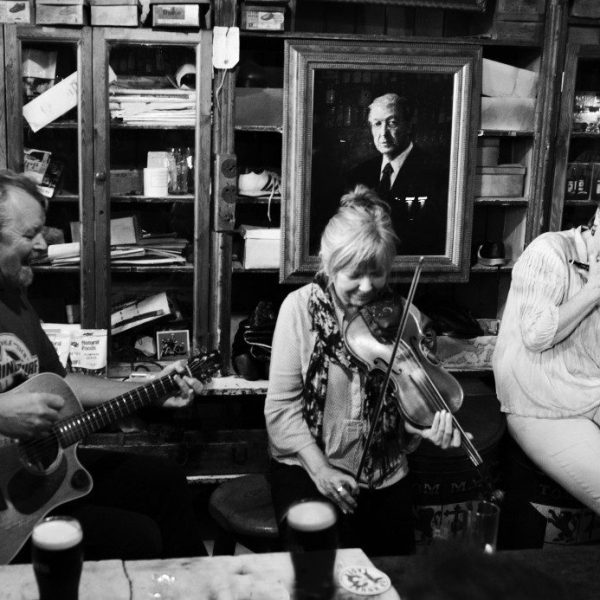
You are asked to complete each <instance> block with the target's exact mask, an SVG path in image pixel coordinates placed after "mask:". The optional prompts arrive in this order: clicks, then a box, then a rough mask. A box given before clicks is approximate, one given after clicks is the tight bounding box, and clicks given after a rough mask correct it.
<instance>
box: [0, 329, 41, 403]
mask: <svg viewBox="0 0 600 600" xmlns="http://www.w3.org/2000/svg"><path fill="white" fill-rule="evenodd" d="M39 371H40V363H39V359H38V357H37V355H36V354H31V352H30V351H29V348H28V347H27V345H26V344H25V343H24V342H23V341H22V340H21V339H20V338H18V337H17V336H16V335H15V334H14V333H0V392H5V391H6V390H10V389H11V388H12V387H14V386H15V385H16V384H18V383H21V382H22V381H24V380H25V379H27V378H28V377H29V376H30V375H35V374H36V373H39Z"/></svg>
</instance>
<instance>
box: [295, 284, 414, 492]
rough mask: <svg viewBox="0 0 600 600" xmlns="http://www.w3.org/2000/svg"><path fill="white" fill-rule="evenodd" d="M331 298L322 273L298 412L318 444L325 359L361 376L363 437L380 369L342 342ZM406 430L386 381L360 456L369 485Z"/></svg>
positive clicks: (382, 472)
mask: <svg viewBox="0 0 600 600" xmlns="http://www.w3.org/2000/svg"><path fill="white" fill-rule="evenodd" d="M333 302H334V300H333V298H332V296H331V291H330V289H328V287H327V284H326V282H325V280H324V278H323V277H320V276H318V277H317V278H316V279H315V281H314V282H313V284H312V290H311V294H310V298H309V304H308V310H309V313H310V315H311V320H312V329H313V331H316V332H317V339H316V342H315V346H314V348H313V352H312V355H311V357H310V361H309V365H308V370H307V373H306V377H305V381H304V390H303V394H302V414H303V417H304V420H305V421H306V423H307V424H308V427H309V429H310V432H311V434H312V435H313V437H314V438H315V439H316V440H317V443H318V444H319V446H320V447H321V448H323V446H324V443H323V439H322V437H323V410H324V406H325V398H326V396H327V376H328V372H329V365H330V362H331V361H333V362H334V363H335V364H338V365H339V366H340V367H341V368H342V369H343V370H344V371H345V372H346V373H347V374H348V375H351V374H352V373H353V372H358V373H359V374H360V377H361V394H362V398H361V404H362V415H361V416H362V419H363V421H364V422H365V425H366V426H365V427H364V428H363V440H362V441H363V443H364V442H365V441H366V439H367V435H368V431H369V429H370V427H371V421H372V416H373V412H374V410H375V408H376V404H377V399H378V396H379V385H378V382H379V381H380V380H381V378H382V377H383V374H381V375H379V374H369V373H368V372H367V368H366V367H365V366H364V365H362V364H361V363H360V362H359V361H357V360H356V359H355V358H354V357H353V356H352V355H351V354H350V352H349V351H348V349H347V348H346V346H345V344H344V341H343V339H342V335H341V332H340V329H339V326H338V322H337V318H336V315H335V308H334V304H333ZM407 437H408V434H407V433H406V431H405V429H404V422H403V419H402V415H401V413H400V410H399V408H398V403H397V401H396V399H395V398H394V395H393V390H392V389H391V386H388V390H387V393H386V398H385V399H384V402H383V407H382V410H381V415H380V419H379V422H378V424H377V426H376V428H375V432H374V434H373V439H372V442H371V447H370V449H369V452H368V454H367V456H366V457H365V464H364V474H365V477H366V479H367V481H368V483H369V486H371V487H372V486H375V485H377V484H378V483H380V482H381V481H383V480H385V479H386V477H388V476H389V475H391V474H392V473H393V472H394V470H395V469H396V468H397V464H398V456H399V454H400V453H401V452H402V450H403V448H405V447H406V443H407Z"/></svg>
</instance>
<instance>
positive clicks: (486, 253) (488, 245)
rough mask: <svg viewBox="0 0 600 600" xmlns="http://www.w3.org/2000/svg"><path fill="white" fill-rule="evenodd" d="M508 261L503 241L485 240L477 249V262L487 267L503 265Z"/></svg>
mask: <svg viewBox="0 0 600 600" xmlns="http://www.w3.org/2000/svg"><path fill="white" fill-rule="evenodd" d="M507 262H508V259H507V258H506V257H505V254H504V244H503V243H502V242H484V243H483V244H481V246H479V248H478V249H477V263H478V264H480V265H483V266H485V267H501V266H502V265H505V264H506V263H507Z"/></svg>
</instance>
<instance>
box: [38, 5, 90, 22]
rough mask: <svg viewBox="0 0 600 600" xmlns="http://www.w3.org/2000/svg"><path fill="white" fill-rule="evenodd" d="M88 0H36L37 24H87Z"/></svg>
mask: <svg viewBox="0 0 600 600" xmlns="http://www.w3.org/2000/svg"><path fill="white" fill-rule="evenodd" d="M87 4H88V3H87V0H36V10H35V22H36V25H87V24H88V23H89V13H88V7H87Z"/></svg>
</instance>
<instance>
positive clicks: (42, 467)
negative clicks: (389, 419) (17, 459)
mask: <svg viewBox="0 0 600 600" xmlns="http://www.w3.org/2000/svg"><path fill="white" fill-rule="evenodd" d="M20 446H21V460H22V461H23V464H24V465H25V466H27V467H28V468H29V470H31V471H39V472H40V473H42V472H45V471H47V470H48V469H49V468H50V467H51V466H52V463H54V461H55V460H56V458H57V456H58V451H59V444H58V440H57V439H56V437H55V436H48V437H45V438H38V439H35V440H32V441H31V442H22V443H21V444H20Z"/></svg>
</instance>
